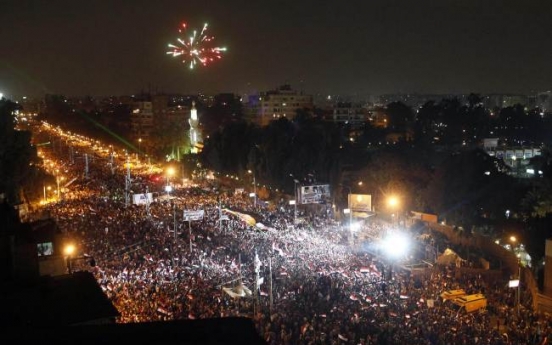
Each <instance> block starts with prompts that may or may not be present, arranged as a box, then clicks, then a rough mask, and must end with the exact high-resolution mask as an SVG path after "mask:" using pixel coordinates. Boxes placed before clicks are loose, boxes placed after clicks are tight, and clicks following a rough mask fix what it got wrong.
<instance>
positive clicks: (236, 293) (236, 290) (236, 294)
mask: <svg viewBox="0 0 552 345" xmlns="http://www.w3.org/2000/svg"><path fill="white" fill-rule="evenodd" d="M222 290H223V291H224V292H226V293H227V294H228V295H229V296H230V297H232V298H240V297H248V296H251V295H252V294H253V293H252V291H251V290H250V289H249V288H248V287H247V286H245V285H243V284H241V283H240V284H239V285H238V286H236V287H233V288H226V287H223V288H222Z"/></svg>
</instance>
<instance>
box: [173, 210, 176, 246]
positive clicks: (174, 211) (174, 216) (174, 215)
mask: <svg viewBox="0 0 552 345" xmlns="http://www.w3.org/2000/svg"><path fill="white" fill-rule="evenodd" d="M173 220H174V240H175V241H176V203H175V202H173Z"/></svg>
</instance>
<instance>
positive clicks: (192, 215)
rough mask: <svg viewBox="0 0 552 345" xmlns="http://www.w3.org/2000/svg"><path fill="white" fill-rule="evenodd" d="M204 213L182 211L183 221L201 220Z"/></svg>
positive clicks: (201, 211)
mask: <svg viewBox="0 0 552 345" xmlns="http://www.w3.org/2000/svg"><path fill="white" fill-rule="evenodd" d="M204 213H205V211H204V210H184V220H185V221H194V220H202V219H203V214H204Z"/></svg>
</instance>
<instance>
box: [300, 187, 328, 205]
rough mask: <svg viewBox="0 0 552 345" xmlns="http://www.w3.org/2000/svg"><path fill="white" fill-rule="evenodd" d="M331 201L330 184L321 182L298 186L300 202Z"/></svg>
mask: <svg viewBox="0 0 552 345" xmlns="http://www.w3.org/2000/svg"><path fill="white" fill-rule="evenodd" d="M327 202H328V203H329V202H331V195H330V185H328V184H321V185H314V186H301V187H299V203H300V204H325V203H327Z"/></svg>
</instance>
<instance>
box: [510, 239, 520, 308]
mask: <svg viewBox="0 0 552 345" xmlns="http://www.w3.org/2000/svg"><path fill="white" fill-rule="evenodd" d="M510 241H511V242H512V252H514V254H515V250H514V244H515V243H516V242H517V238H516V236H510ZM517 265H518V283H517V284H518V285H517V290H516V295H517V296H516V307H517V313H518V316H519V305H520V298H521V297H520V295H521V290H520V289H521V257H520V256H519V254H518V257H517Z"/></svg>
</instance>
